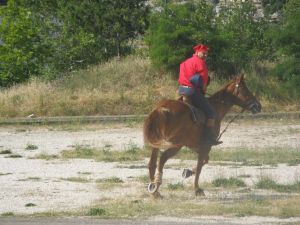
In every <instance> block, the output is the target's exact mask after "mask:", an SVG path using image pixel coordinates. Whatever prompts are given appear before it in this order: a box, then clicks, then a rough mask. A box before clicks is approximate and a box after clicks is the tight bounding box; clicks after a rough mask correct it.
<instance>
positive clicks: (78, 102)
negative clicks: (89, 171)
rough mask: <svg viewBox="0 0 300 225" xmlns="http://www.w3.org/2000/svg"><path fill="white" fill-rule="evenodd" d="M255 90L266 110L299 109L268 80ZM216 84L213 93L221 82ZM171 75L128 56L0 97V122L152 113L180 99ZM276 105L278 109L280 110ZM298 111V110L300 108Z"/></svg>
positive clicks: (253, 79) (258, 81) (254, 81)
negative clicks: (161, 104) (30, 117)
mask: <svg viewBox="0 0 300 225" xmlns="http://www.w3.org/2000/svg"><path fill="white" fill-rule="evenodd" d="M247 79H248V80H249V82H248V83H250V85H249V86H250V87H251V89H252V90H253V91H254V92H255V93H258V94H260V95H261V96H262V97H261V101H262V103H263V105H264V110H265V111H266V110H267V111H274V110H284V109H286V110H296V109H299V106H297V103H293V101H291V100H290V99H288V97H287V95H285V94H284V93H282V90H281V89H280V85H278V82H276V81H274V79H270V78H268V77H257V76H251V75H250V76H249V77H248V78H247ZM226 82H227V81H221V80H219V79H213V80H212V84H211V87H210V91H209V93H213V92H214V91H216V90H218V89H219V88H220V87H221V86H222V85H223V83H226ZM176 91H177V81H176V80H175V79H173V78H172V75H171V74H165V73H162V72H159V71H157V70H154V69H153V68H152V66H151V63H150V61H149V59H145V58H141V57H138V56H128V57H126V58H123V59H121V60H116V59H113V60H111V61H109V62H107V63H104V64H99V65H97V66H93V67H90V68H88V69H86V70H80V71H77V72H73V73H71V74H69V75H68V76H67V77H65V78H63V79H60V80H56V81H52V82H46V81H41V80H38V79H33V80H31V81H29V82H27V83H25V84H21V85H17V86H14V87H12V88H9V89H5V90H2V91H1V92H0V104H1V108H0V117H20V116H28V115H30V114H35V115H36V116H66V115H68V116H75V115H119V114H144V113H148V112H149V111H150V110H151V108H152V107H153V105H154V104H155V103H156V102H157V101H158V100H159V99H162V98H175V97H176V96H177V93H176ZM278 101H280V104H279V105H278ZM283 106H284V107H285V108H284V109H282V107H283ZM297 107H298V108H297Z"/></svg>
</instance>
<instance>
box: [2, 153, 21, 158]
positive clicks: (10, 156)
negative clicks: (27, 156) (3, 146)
mask: <svg viewBox="0 0 300 225" xmlns="http://www.w3.org/2000/svg"><path fill="white" fill-rule="evenodd" d="M22 157H23V156H21V155H19V154H12V155H8V156H5V158H22Z"/></svg>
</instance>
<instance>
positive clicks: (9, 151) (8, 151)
mask: <svg viewBox="0 0 300 225" xmlns="http://www.w3.org/2000/svg"><path fill="white" fill-rule="evenodd" d="M0 154H1V155H4V154H12V151H11V150H9V149H8V150H2V151H0Z"/></svg>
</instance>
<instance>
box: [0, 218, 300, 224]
mask: <svg viewBox="0 0 300 225" xmlns="http://www.w3.org/2000/svg"><path fill="white" fill-rule="evenodd" d="M299 223H300V219H299V218H298V219H296V218H294V219H275V218H268V217H267V218H263V217H258V218H257V217H255V218H247V217H241V218H225V217H216V218H199V219H179V218H169V219H168V218H166V219H154V220H103V219H92V218H13V217H7V218H5V217H2V218H1V217H0V225H200V224H201V225H241V224H243V225H250V224H251V225H258V224H276V225H279V224H290V225H292V224H293V225H296V224H299Z"/></svg>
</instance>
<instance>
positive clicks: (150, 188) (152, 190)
mask: <svg viewBox="0 0 300 225" xmlns="http://www.w3.org/2000/svg"><path fill="white" fill-rule="evenodd" d="M157 190H158V185H157V183H150V184H149V185H148V191H149V193H150V194H153V193H155V192H157Z"/></svg>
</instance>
